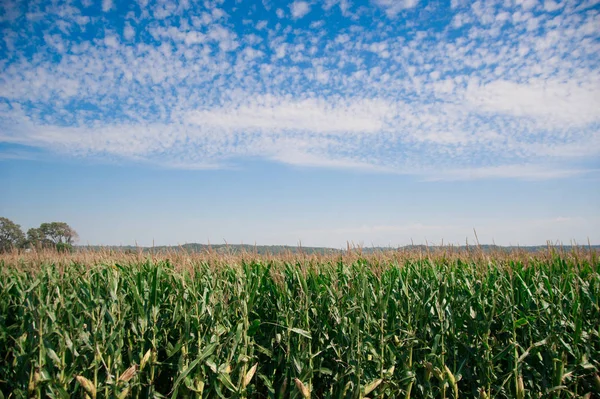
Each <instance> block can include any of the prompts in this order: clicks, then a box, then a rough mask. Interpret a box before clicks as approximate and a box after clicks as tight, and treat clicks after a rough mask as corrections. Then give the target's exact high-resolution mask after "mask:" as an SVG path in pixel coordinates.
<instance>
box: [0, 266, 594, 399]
mask: <svg viewBox="0 0 600 399" xmlns="http://www.w3.org/2000/svg"><path fill="white" fill-rule="evenodd" d="M594 259H595V258H594ZM16 266H17V265H6V264H0V267H1V269H0V270H1V272H0V359H1V361H0V390H2V391H3V392H4V394H5V396H7V394H12V396H11V397H14V398H25V397H28V395H29V396H34V397H53V398H68V397H71V395H76V396H77V397H83V396H84V394H87V395H88V396H89V397H97V398H115V397H119V398H120V397H133V398H149V397H155V398H161V397H178V398H191V397H206V398H213V397H221V398H243V397H261V398H263V397H264V398H288V397H290V398H303V397H304V398H306V397H315V398H363V397H365V396H367V395H368V397H370V398H383V397H385V398H411V397H413V398H454V397H458V396H460V397H466V398H467V397H468V398H473V397H489V398H492V397H495V398H516V397H536V398H537V397H544V398H552V397H553V398H571V397H581V396H583V395H585V394H588V393H590V392H591V393H593V394H594V395H597V394H598V393H599V391H598V387H597V386H596V385H594V384H595V383H596V382H597V380H598V379H599V376H598V372H599V369H600V337H599V332H600V275H599V274H598V272H597V270H598V266H599V265H598V263H597V261H596V260H594V263H590V262H588V261H582V260H580V261H572V260H570V258H569V260H567V259H565V258H561V257H556V258H555V259H553V260H533V261H531V262H530V263H529V264H528V265H527V266H525V265H523V264H522V263H519V262H508V263H507V262H504V261H500V260H498V261H491V262H489V263H483V262H482V263H465V262H462V261H453V262H450V261H439V262H432V261H428V260H422V261H406V263H405V264H400V265H399V264H393V263H392V264H386V265H380V264H375V263H369V262H367V261H364V260H361V261H357V262H355V263H352V264H345V263H342V262H340V263H337V264H319V265H315V264H301V263H298V264H282V263H261V262H252V263H243V264H241V265H237V266H235V265H231V266H229V267H214V266H212V265H208V264H195V265H194V266H193V267H191V268H189V269H181V268H176V267H174V266H173V265H171V264H170V263H168V262H160V263H156V264H153V263H151V262H150V261H148V262H145V263H141V264H129V265H119V264H104V265H96V266H90V265H83V264H73V265H72V266H71V267H68V268H64V269H62V268H61V269H59V268H58V267H57V266H54V265H52V264H50V265H42V266H41V268H40V270H39V271H38V272H36V273H32V272H31V271H29V272H22V271H19V270H18V268H17V267H16Z"/></svg>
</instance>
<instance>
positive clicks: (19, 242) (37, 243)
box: [0, 217, 79, 252]
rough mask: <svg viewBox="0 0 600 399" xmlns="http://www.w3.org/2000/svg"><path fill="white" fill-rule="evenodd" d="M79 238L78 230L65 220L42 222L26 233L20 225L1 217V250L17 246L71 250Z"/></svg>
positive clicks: (4, 250)
mask: <svg viewBox="0 0 600 399" xmlns="http://www.w3.org/2000/svg"><path fill="white" fill-rule="evenodd" d="M78 238H79V236H78V235H77V232H76V231H75V230H74V229H73V228H72V227H71V226H69V225H68V224H67V223H65V222H50V223H42V224H41V225H40V227H37V228H35V227H34V228H31V229H29V230H27V234H25V233H24V232H23V230H21V226H20V225H18V224H16V223H15V222H13V221H12V220H10V219H8V218H5V217H0V252H7V251H11V250H13V249H17V248H25V249H42V248H55V249H57V250H58V251H71V250H72V249H73V244H74V243H75V242H76V241H77V239H78Z"/></svg>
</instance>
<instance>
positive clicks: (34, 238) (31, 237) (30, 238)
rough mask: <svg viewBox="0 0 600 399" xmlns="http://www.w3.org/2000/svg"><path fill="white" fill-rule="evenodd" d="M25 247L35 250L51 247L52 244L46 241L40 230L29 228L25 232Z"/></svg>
mask: <svg viewBox="0 0 600 399" xmlns="http://www.w3.org/2000/svg"><path fill="white" fill-rule="evenodd" d="M27 245H28V246H30V247H35V248H47V247H51V246H52V243H51V242H49V241H48V240H47V239H46V236H45V235H44V233H42V231H41V230H40V229H36V228H31V229H29V230H27Z"/></svg>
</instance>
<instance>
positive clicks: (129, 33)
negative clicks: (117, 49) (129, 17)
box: [123, 25, 135, 40]
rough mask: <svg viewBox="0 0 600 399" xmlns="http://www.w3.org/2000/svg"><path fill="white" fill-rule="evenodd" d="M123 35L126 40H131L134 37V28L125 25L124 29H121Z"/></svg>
mask: <svg viewBox="0 0 600 399" xmlns="http://www.w3.org/2000/svg"><path fill="white" fill-rule="evenodd" d="M123 37H124V38H125V39H126V40H132V39H133V38H134V37H135V29H133V28H132V27H131V25H126V26H125V29H123Z"/></svg>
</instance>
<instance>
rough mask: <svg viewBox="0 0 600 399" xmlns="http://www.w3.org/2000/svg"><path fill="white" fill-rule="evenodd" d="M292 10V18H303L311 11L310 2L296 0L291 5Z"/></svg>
mask: <svg viewBox="0 0 600 399" xmlns="http://www.w3.org/2000/svg"><path fill="white" fill-rule="evenodd" d="M290 11H291V13H292V18H294V19H298V18H302V17H304V16H305V15H306V14H308V13H309V12H310V4H309V3H308V2H306V1H294V2H293V3H292V4H291V5H290Z"/></svg>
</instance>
